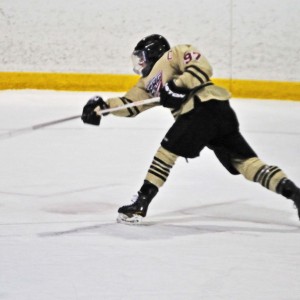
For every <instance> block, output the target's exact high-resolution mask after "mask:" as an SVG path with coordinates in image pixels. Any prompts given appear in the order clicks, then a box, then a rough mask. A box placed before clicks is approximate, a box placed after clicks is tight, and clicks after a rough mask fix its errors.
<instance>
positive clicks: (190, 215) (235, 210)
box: [38, 200, 300, 240]
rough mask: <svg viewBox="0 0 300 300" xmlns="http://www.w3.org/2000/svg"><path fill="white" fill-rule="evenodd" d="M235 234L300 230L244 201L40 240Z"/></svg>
mask: <svg viewBox="0 0 300 300" xmlns="http://www.w3.org/2000/svg"><path fill="white" fill-rule="evenodd" d="M215 233H232V234H242V235H254V236H256V235H257V236H258V235H261V234H264V233H283V234H284V233H295V234H300V226H298V225H297V223H296V222H292V221H289V214H288V213H286V212H284V211H278V210H274V209H269V208H268V209H267V208H261V207H259V208H256V207H253V206H251V205H247V203H244V201H243V202H241V200H236V201H231V202H225V203H224V202H222V203H214V204H211V205H203V206H198V207H190V208H185V209H182V210H177V211H172V212H167V213H162V214H158V215H152V216H151V215H150V216H149V217H147V218H145V220H143V222H142V223H141V224H139V225H124V224H118V223H116V222H104V223H95V224H93V225H89V226H81V227H75V228H71V229H67V230H61V231H59V230H58V231H52V232H43V233H39V234H38V236H39V237H44V238H45V237H58V236H65V235H80V236H85V235H86V236H91V235H92V236H109V237H115V238H121V239H126V240H128V239H134V240H161V239H170V238H176V237H180V236H188V235H201V234H215Z"/></svg>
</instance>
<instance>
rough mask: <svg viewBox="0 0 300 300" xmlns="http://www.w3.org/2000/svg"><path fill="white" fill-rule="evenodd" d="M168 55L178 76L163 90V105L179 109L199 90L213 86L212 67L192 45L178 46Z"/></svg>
mask: <svg viewBox="0 0 300 300" xmlns="http://www.w3.org/2000/svg"><path fill="white" fill-rule="evenodd" d="M168 55H169V60H170V64H171V65H172V67H173V68H174V69H175V70H176V72H177V74H178V76H177V77H174V78H173V79H171V80H170V81H168V82H167V83H166V84H165V85H164V87H163V88H162V90H161V93H160V98H161V104H162V105H163V106H165V107H169V108H175V109H178V108H179V107H180V106H181V105H182V104H183V103H184V102H185V101H186V100H187V99H188V98H189V96H190V95H192V94H193V93H195V92H196V91H197V90H198V89H200V88H203V87H205V86H207V85H211V84H212V83H211V81H210V77H211V76H212V67H211V66H210V64H209V63H208V61H207V59H206V58H205V57H204V56H203V55H202V54H201V53H200V51H199V50H198V49H197V48H195V47H193V46H190V45H180V46H177V47H175V48H173V49H171V50H170V52H169V53H168Z"/></svg>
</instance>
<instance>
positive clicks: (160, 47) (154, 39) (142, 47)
mask: <svg viewBox="0 0 300 300" xmlns="http://www.w3.org/2000/svg"><path fill="white" fill-rule="evenodd" d="M168 50H170V45H169V43H168V41H167V40H166V39H165V38H164V37H163V36H162V35H160V34H151V35H148V36H146V37H145V38H143V39H142V40H140V41H139V42H138V43H137V45H136V46H135V48H134V51H133V53H132V62H133V71H134V72H135V73H137V74H139V75H142V76H143V77H145V76H147V75H148V74H149V73H150V71H151V70H152V68H153V66H154V64H155V63H156V62H157V61H158V60H159V59H160V58H161V57H162V56H163V54H164V53H165V52H167V51H168Z"/></svg>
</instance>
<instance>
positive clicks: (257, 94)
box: [0, 72, 300, 101]
mask: <svg viewBox="0 0 300 300" xmlns="http://www.w3.org/2000/svg"><path fill="white" fill-rule="evenodd" d="M137 80H138V76H136V75H126V74H80V73H39V72H0V90H10V89H43V90H63V91H111V92H124V91H127V90H128V89H130V88H131V87H132V86H133V85H134V84H135V83H136V82H137ZM213 82H214V83H215V84H218V85H220V86H223V87H225V88H227V89H229V90H230V91H231V93H232V95H233V97H235V98H258V99H286V100H298V101H300V82H283V81H266V80H242V79H232V80H230V79H221V78H215V79H213Z"/></svg>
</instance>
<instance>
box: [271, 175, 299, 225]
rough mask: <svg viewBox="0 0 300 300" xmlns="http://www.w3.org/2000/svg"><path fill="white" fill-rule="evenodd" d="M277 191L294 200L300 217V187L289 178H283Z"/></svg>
mask: <svg viewBox="0 0 300 300" xmlns="http://www.w3.org/2000/svg"><path fill="white" fill-rule="evenodd" d="M276 191H277V193H279V194H281V195H282V196H284V197H286V198H288V199H291V200H293V201H294V204H295V206H296V208H297V210H298V217H299V219H300V189H299V188H298V187H297V186H296V185H295V184H294V183H293V182H292V181H291V180H289V179H287V178H283V179H282V180H281V182H280V183H279V184H278V186H277V189H276Z"/></svg>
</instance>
